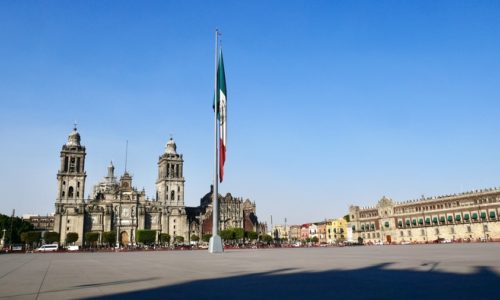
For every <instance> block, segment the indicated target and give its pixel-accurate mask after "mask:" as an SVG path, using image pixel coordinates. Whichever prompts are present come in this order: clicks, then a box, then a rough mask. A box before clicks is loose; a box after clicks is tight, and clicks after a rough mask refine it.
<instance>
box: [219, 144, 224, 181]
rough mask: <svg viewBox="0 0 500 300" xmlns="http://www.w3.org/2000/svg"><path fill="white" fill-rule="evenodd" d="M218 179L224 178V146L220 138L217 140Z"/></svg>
mask: <svg viewBox="0 0 500 300" xmlns="http://www.w3.org/2000/svg"><path fill="white" fill-rule="evenodd" d="M219 141H220V143H219V144H220V145H219V179H220V182H222V180H223V179H224V163H225V162H226V146H225V145H224V143H223V141H222V139H220V140H219Z"/></svg>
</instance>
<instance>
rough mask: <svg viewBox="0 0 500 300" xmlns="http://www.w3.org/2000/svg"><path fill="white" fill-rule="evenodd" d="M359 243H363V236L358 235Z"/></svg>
mask: <svg viewBox="0 0 500 300" xmlns="http://www.w3.org/2000/svg"><path fill="white" fill-rule="evenodd" d="M358 244H360V245H363V238H362V237H358Z"/></svg>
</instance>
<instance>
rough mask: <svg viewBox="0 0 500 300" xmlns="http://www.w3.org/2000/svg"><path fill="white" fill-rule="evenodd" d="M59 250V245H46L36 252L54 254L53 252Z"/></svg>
mask: <svg viewBox="0 0 500 300" xmlns="http://www.w3.org/2000/svg"><path fill="white" fill-rule="evenodd" d="M57 249H59V245H58V244H46V245H42V246H41V247H40V248H37V249H36V250H35V252H52V251H57Z"/></svg>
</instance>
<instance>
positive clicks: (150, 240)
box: [135, 229, 156, 245]
mask: <svg viewBox="0 0 500 300" xmlns="http://www.w3.org/2000/svg"><path fill="white" fill-rule="evenodd" d="M135 238H136V241H137V242H138V243H141V244H144V245H151V244H154V242H155V241H156V230H149V229H143V230H137V231H136V234H135Z"/></svg>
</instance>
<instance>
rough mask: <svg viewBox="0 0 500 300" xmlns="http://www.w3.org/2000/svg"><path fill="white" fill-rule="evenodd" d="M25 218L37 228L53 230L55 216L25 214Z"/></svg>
mask: <svg viewBox="0 0 500 300" xmlns="http://www.w3.org/2000/svg"><path fill="white" fill-rule="evenodd" d="M23 220H24V221H26V222H29V223H31V224H32V225H33V227H34V228H35V230H41V231H52V230H53V228H54V216H40V215H23Z"/></svg>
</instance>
